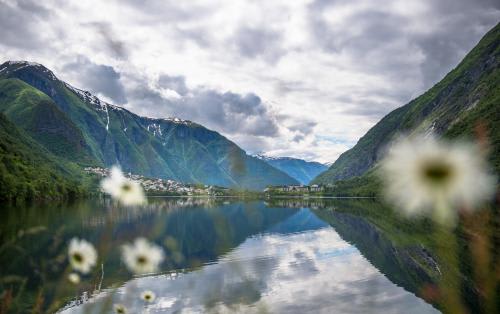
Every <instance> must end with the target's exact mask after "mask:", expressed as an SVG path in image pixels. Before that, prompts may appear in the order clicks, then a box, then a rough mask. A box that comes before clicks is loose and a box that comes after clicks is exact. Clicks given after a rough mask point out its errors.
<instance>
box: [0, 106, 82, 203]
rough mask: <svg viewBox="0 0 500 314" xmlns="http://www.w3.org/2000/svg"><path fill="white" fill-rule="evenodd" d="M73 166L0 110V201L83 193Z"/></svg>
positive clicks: (76, 170) (48, 197)
mask: <svg viewBox="0 0 500 314" xmlns="http://www.w3.org/2000/svg"><path fill="white" fill-rule="evenodd" d="M82 180H83V178H81V177H80V176H79V171H78V169H77V167H76V165H72V164H70V163H66V162H64V161H62V160H60V159H58V158H57V157H56V156H54V155H52V154H51V153H50V152H48V151H47V150H46V149H45V148H43V147H42V146H41V145H39V144H38V143H36V142H35V141H33V140H32V139H31V138H30V137H29V136H28V135H27V134H25V133H24V132H23V131H22V130H19V129H18V128H17V127H16V126H15V125H14V124H13V123H11V122H10V121H8V120H7V118H6V117H5V115H3V114H1V113H0V200H1V201H5V200H12V199H36V198H44V199H59V198H62V197H71V196H77V195H78V194H80V193H82V192H83V184H82Z"/></svg>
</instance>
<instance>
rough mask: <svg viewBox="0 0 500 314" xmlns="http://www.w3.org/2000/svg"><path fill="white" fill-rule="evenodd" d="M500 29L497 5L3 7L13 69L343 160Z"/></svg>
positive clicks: (287, 150) (125, 2) (0, 18)
mask: <svg viewBox="0 0 500 314" xmlns="http://www.w3.org/2000/svg"><path fill="white" fill-rule="evenodd" d="M499 21H500V1H495V0H474V1H473V0H439V1H435V0H405V1H395V0H386V1H372V0H345V1H342V0H332V1H325V0H294V1H288V0H275V1H269V0H245V1H242V0H190V1H178V0H177V1H176V0H121V1H113V0H110V1H99V0H86V1H63V0H54V1H34V0H23V1H10V0H0V62H4V61H7V60H28V61H33V62H39V63H42V64H44V65H45V66H46V67H48V68H49V69H51V70H53V71H54V73H55V74H56V76H57V77H58V78H60V79H62V80H65V81H66V82H68V83H70V84H71V85H73V86H75V87H78V88H81V89H85V90H89V91H91V92H93V93H95V94H96V95H98V96H99V97H100V98H102V99H104V100H106V101H108V102H110V103H112V104H116V105H120V106H123V107H125V108H127V109H129V110H131V111H133V112H135V113H137V114H140V115H144V116H149V117H158V118H160V117H179V118H181V119H187V120H192V121H194V122H197V123H200V124H202V125H204V126H206V127H207V128H209V129H212V130H216V131H218V132H220V133H221V134H223V135H224V136H226V137H227V138H229V139H230V140H232V141H234V142H235V143H237V144H238V145H240V146H241V147H242V148H244V149H245V150H247V152H248V153H265V154H267V155H270V156H291V157H297V158H303V159H306V160H316V161H320V162H333V161H335V160H336V159H337V157H338V156H339V155H340V154H341V153H342V152H343V151H345V150H347V149H348V148H350V147H352V146H353V145H354V144H355V143H356V142H357V140H358V139H359V138H360V137H361V136H363V135H364V134H365V133H366V132H367V131H368V130H369V129H370V127H372V126H373V125H374V124H375V123H376V122H378V121H379V120H380V119H381V118H382V117H383V116H384V115H386V114H387V113H389V112H390V111H391V110H393V109H395V108H397V107H400V106H402V105H404V104H405V103H407V102H408V101H410V100H411V99H413V98H415V97H417V96H418V95H420V94H421V93H423V92H424V91H425V90H427V89H428V88H430V87H432V85H433V84H435V83H436V82H438V81H439V80H440V79H441V78H443V77H444V75H446V73H448V72H449V71H450V70H452V69H453V67H455V66H456V65H457V64H458V63H459V62H460V60H461V59H462V58H463V57H464V56H465V55H466V53H467V52H468V51H469V50H470V49H472V48H473V47H474V46H475V44H477V42H478V41H479V40H480V39H481V37H482V36H483V35H484V34H485V33H486V32H487V31H488V30H489V29H491V28H492V27H493V26H495V25H496V24H497V23H498V22H499Z"/></svg>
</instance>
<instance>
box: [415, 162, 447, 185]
mask: <svg viewBox="0 0 500 314" xmlns="http://www.w3.org/2000/svg"><path fill="white" fill-rule="evenodd" d="M422 170H423V171H422V173H423V176H424V179H425V180H426V181H427V182H430V183H432V184H444V183H446V182H447V181H449V180H450V178H451V177H452V176H453V167H452V166H451V165H450V164H449V163H446V162H443V161H440V160H434V161H431V162H428V163H426V164H425V165H424V167H423V169H422Z"/></svg>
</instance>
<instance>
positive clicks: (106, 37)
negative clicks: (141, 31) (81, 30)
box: [89, 22, 127, 59]
mask: <svg viewBox="0 0 500 314" xmlns="http://www.w3.org/2000/svg"><path fill="white" fill-rule="evenodd" d="M89 25H90V26H92V27H94V28H95V29H96V31H97V33H98V34H100V35H101V37H102V39H103V41H104V44H105V46H106V47H108V49H109V51H110V52H111V53H112V54H113V55H115V56H116V57H117V58H119V59H124V58H126V57H127V49H126V47H125V43H124V42H123V41H122V40H120V39H119V38H118V37H117V35H116V34H115V33H114V32H113V30H112V27H111V25H110V24H109V23H104V22H94V23H89Z"/></svg>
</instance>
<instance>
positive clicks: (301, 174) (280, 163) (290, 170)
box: [254, 154, 328, 185]
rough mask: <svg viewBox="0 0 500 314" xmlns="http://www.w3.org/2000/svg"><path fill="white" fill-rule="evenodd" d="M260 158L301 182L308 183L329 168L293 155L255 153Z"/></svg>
mask: <svg viewBox="0 0 500 314" xmlns="http://www.w3.org/2000/svg"><path fill="white" fill-rule="evenodd" d="M254 156H255V157H257V158H258V159H260V160H264V161H265V162H267V163H268V164H270V165H271V166H273V167H275V168H277V169H279V170H281V171H283V172H285V173H286V174H288V175H289V176H290V177H292V178H294V179H295V180H297V181H299V182H300V184H304V185H307V184H309V182H311V180H312V179H314V178H315V177H316V176H317V175H319V174H320V173H322V172H323V171H325V170H327V169H328V166H326V165H324V164H322V163H319V162H315V161H305V160H302V159H298V158H292V157H270V156H266V155H264V154H259V155H254Z"/></svg>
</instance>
